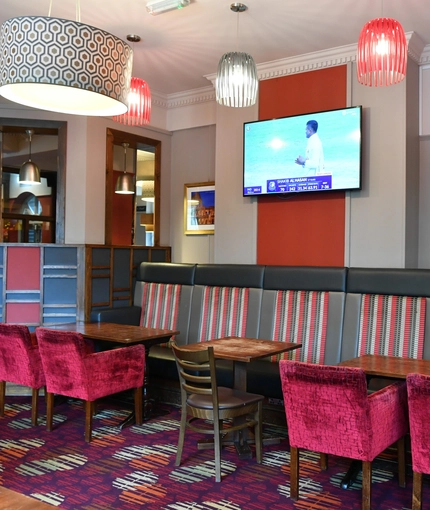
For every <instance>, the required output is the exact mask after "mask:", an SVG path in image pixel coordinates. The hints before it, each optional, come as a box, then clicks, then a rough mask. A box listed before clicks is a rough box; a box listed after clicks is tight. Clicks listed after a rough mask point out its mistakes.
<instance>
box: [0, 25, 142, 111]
mask: <svg viewBox="0 0 430 510" xmlns="http://www.w3.org/2000/svg"><path fill="white" fill-rule="evenodd" d="M132 65H133V50H132V49H131V47H130V46H129V45H128V44H127V43H125V42H124V41H122V40H121V39H119V38H118V37H116V36H114V35H111V34H109V33H107V32H105V31H104V30H100V29H99V28H95V27H92V26H89V25H85V24H83V23H80V22H77V21H71V20H65V19H59V18H51V17H44V16H22V17H17V18H11V19H9V20H7V21H5V22H4V23H3V25H2V27H1V33H0V95H2V96H3V97H5V98H6V99H9V100H11V101H15V102H16V103H20V104H23V105H26V106H31V107H34V108H39V109H42V110H49V111H53V112H62V113H71V114H77V115H97V116H112V115H120V114H122V113H124V112H126V111H127V96H128V91H129V87H130V80H131V70H132Z"/></svg>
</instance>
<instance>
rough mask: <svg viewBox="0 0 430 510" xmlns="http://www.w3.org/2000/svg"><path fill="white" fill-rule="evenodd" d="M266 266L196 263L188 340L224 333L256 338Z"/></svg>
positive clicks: (198, 340)
mask: <svg viewBox="0 0 430 510" xmlns="http://www.w3.org/2000/svg"><path fill="white" fill-rule="evenodd" d="M264 270H265V267H264V266H261V265H251V264H250V265H247V264H198V265H197V267H196V271H195V275H194V290H193V297H192V305H191V316H190V330H189V335H188V343H195V342H202V341H205V340H211V339H214V338H220V337H223V336H242V337H248V338H257V335H258V330H259V324H260V309H261V299H262V293H263V279H264Z"/></svg>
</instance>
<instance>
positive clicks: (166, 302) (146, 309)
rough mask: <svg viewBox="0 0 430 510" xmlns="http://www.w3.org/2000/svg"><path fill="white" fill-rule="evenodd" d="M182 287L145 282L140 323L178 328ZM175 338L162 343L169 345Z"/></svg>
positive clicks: (157, 326) (152, 326) (146, 326)
mask: <svg viewBox="0 0 430 510" xmlns="http://www.w3.org/2000/svg"><path fill="white" fill-rule="evenodd" d="M181 289H182V286H181V285H173V284H168V283H145V284H144V286H143V293H142V313H141V316H140V325H141V326H144V327H145V328H160V329H176V323H177V320H178V310H179V300H180V297H181ZM173 339H174V337H172V338H171V339H170V341H169V342H167V343H164V344H160V345H163V346H166V347H168V346H169V345H170V342H171V341H172V340H173Z"/></svg>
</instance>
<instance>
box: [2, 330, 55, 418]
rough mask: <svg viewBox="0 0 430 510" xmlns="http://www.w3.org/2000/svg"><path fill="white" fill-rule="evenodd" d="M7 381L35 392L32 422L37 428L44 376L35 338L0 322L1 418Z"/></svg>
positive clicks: (27, 331) (26, 331)
mask: <svg viewBox="0 0 430 510" xmlns="http://www.w3.org/2000/svg"><path fill="white" fill-rule="evenodd" d="M6 382H10V383H14V384H20V385H22V386H28V387H30V388H31V389H32V398H31V423H32V424H33V425H37V415H38V402H39V389H40V388H42V387H43V386H45V374H44V372H43V367H42V362H41V359H40V354H39V348H38V346H37V341H36V337H35V335H32V334H30V331H29V329H28V328H27V326H19V325H15V324H3V323H0V416H4V406H5V395H6Z"/></svg>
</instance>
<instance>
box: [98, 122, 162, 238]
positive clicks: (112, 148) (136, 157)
mask: <svg viewBox="0 0 430 510" xmlns="http://www.w3.org/2000/svg"><path fill="white" fill-rule="evenodd" d="M124 144H125V145H124ZM160 154H161V142H160V141H158V140H153V139H150V138H146V137H142V136H138V135H134V134H130V133H124V132H122V131H116V130H112V129H108V130H107V143H106V217H105V243H106V244H108V245H116V246H129V245H137V246H159V244H160V232H159V225H160ZM124 171H125V172H127V173H128V174H132V175H133V183H134V193H133V194H118V193H115V185H116V182H117V179H118V178H119V177H120V176H121V175H122V174H123V173H124Z"/></svg>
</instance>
